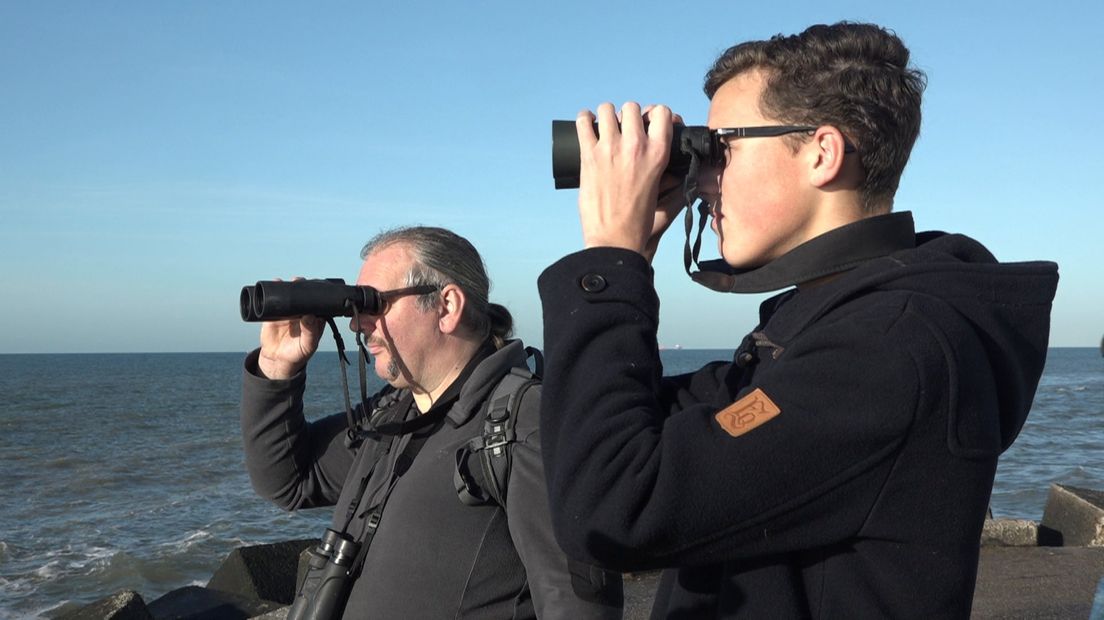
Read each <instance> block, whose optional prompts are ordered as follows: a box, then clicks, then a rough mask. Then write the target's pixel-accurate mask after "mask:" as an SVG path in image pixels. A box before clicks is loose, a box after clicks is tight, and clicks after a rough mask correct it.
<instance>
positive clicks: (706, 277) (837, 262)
mask: <svg viewBox="0 0 1104 620" xmlns="http://www.w3.org/2000/svg"><path fill="white" fill-rule="evenodd" d="M915 244H916V232H915V229H914V226H913V222H912V213H910V212H909V211H901V212H900V213H889V214H886V215H878V216H874V217H870V218H866V219H862V220H859V221H857V222H852V223H850V224H847V225H845V226H840V227H839V228H835V229H833V230H830V231H828V232H826V233H824V234H822V235H819V236H817V237H814V238H812V239H810V240H808V241H806V242H805V243H802V244H801V245H799V246H797V247H796V248H794V249H792V250H790V251H789V252H787V253H785V254H783V255H782V256H780V257H778V258H776V259H774V260H773V261H771V262H769V263H767V264H766V265H763V266H761V267H756V268H754V269H745V270H736V269H733V268H731V267H729V266H728V264H726V263H725V262H724V260H723V259H717V260H709V261H703V262H701V263H700V264H699V266H700V267H701V271H697V272H694V273H692V274H690V277H691V278H693V279H694V281H695V282H697V283H698V284H701V285H703V286H706V287H708V288H711V289H713V290H715V291H721V292H723V293H764V292H767V291H774V290H778V289H782V288H786V287H788V286H794V285H796V284H799V283H801V282H809V281H811V280H816V279H818V278H822V277H824V276H828V275H832V274H836V273H840V272H843V271H847V270H849V269H853V268H854V267H856V266H858V265H860V264H862V263H865V262H866V261H869V260H871V259H873V258H879V257H882V256H886V255H889V254H891V253H893V252H896V251H898V250H906V249H910V248H913V247H915Z"/></svg>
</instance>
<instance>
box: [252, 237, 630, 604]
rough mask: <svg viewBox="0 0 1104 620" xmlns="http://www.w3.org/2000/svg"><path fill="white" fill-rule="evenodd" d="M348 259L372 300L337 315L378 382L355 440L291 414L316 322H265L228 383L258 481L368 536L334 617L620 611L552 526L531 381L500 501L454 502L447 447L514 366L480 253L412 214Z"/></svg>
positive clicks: (479, 419) (296, 409)
mask: <svg viewBox="0 0 1104 620" xmlns="http://www.w3.org/2000/svg"><path fill="white" fill-rule="evenodd" d="M362 257H363V258H364V265H363V267H362V268H361V271H360V276H359V277H358V279H357V284H358V285H364V286H371V287H373V288H375V289H376V290H377V291H380V296H381V298H382V299H383V300H384V303H383V304H382V307H381V308H380V309H379V311H378V314H374V315H364V314H361V315H360V316H359V317H358V319H359V322H357V321H358V319H354V322H353V324H352V325H351V327H352V329H354V330H355V331H358V332H360V333H361V334H363V335H364V337H365V338H366V344H367V349H368V351H369V352H370V353H371V355H372V356H373V357H374V358H375V362H374V363H375V370H376V372H377V373H378V374H379V376H380V377H381V378H383V379H384V380H385V381H387V382H388V383H389V384H390V385H389V386H388V387H386V388H384V390H383V391H382V392H380V393H379V394H377V395H375V396H373V397H372V398H370V399H369V403H370V407H371V412H370V414H369V415H368V416H364V415H363V413H364V412H360V413H361V414H362V416H361V417H362V421H361V422H360V423H359V424H358V429H357V430H358V431H360V432H359V433H354V436H355V439H354V440H350V437H349V436H348V435H347V433H346V430H347V422H346V416H345V414H338V415H335V416H331V417H327V418H324V419H321V420H317V421H314V422H307V421H306V420H305V419H304V417H303V401H302V398H303V390H304V386H305V383H306V365H307V362H308V360H309V359H310V358H311V356H312V355H313V354H314V352H315V351H316V350H317V347H318V342H319V339H320V337H321V335H322V331H323V326H324V323H323V322H322V321H321V320H319V319H316V318H314V317H302V318H300V319H295V320H290V321H277V322H269V323H265V324H263V326H262V328H261V347H260V349H258V350H256V351H254V352H253V353H251V354H250V355H249V356H248V357H247V358H246V361H245V373H244V384H243V390H242V392H243V395H242V410H241V424H242V435H243V438H244V441H245V455H246V465H247V467H248V469H249V474H250V477H251V479H252V481H253V485H254V487H255V488H256V490H257V492H258V493H259V494H260V495H262V496H264V497H266V498H268V499H271V500H272V501H273V502H275V503H276V504H277V505H279V506H280V507H282V508H284V509H287V510H294V509H297V508H309V507H313V506H327V505H334V504H336V509H335V511H334V517H333V525H332V526H331V528H332V529H333V530H335V531H337V532H341V533H344V534H345V535H347V536H348V537H349V538H352V539H353V540H356V541H360V542H361V546H362V547H365V546H366V548H367V553H366V555H364V556H363V566H362V567H360V568H359V569H358V570H355V571H354V572H353V581H352V585H351V589H350V590H349V593H348V604H347V606H346V607H345V610H344V617H346V618H403V619H405V618H446V617H447V618H467V617H479V618H532V617H536V616H539V617H541V618H620V615H621V607H620V600H619V597H620V595H621V590H620V576H619V575H604V576H603V577H606V578H609V579H610V581H609V583H607V584H605V585H606V589H605V590H604V591H602V592H600V593H598V594H604V595H606V596H605V598H602V597H601V596H598V595H597V594H596V593H595V592H590V591H586V590H584V592H586V593H587V594H586V598H587V600H584V598H582V597H581V596H580V594H578V593H577V592H576V591H575V590H574V589H573V586H572V575H571V573H570V572H569V569H568V561H567V558H566V556H565V555H564V554H563V552H562V551H561V550H560V549H559V548H558V547H557V545H556V543H555V540H554V538H553V536H552V530H551V523H550V518H549V515H548V498H547V492H546V490H545V485H544V477H543V469H542V465H541V455H540V446H539V441H540V440H539V434H538V432H537V406H538V404H539V399H540V396H539V393H540V389H539V387H537V386H534V387H532V388H529V389H528V390H526V391H525V392H523V393H522V394H523V396H522V397H521V402H520V403H514V406H515V407H516V408H517V415H516V417H515V418H514V427H513V430H514V432H515V435H516V439H515V441H513V443H512V445H510V446H509V448H508V449H509V450H510V452H509V458H510V461H511V463H512V464H511V466H510V468H509V477H508V483H507V489H506V492H505V493H504V499H503V500H502V504H503V505H499V503H498V502H487V503H486V504H484V505H479V506H471V505H466V504H465V503H462V502H461V499H460V497H459V496H458V490H457V488H456V487H455V486H454V476H455V474H456V470H457V467H458V465H457V455H458V450H460V449H462V448H464V447H465V446H466V445H467V444H468V442H469V441H470V440H472V439H473V438H476V437H480V436H481V432H482V430H483V427H484V424H485V418H486V414H485V412H486V411H487V409H486V408H487V407H488V406H490V405H489V404H488V403H487V400H488V398H489V397H490V396H491V395H492V394H493V393H494V389H495V387H496V385H498V383H499V381H500V380H501V379H502V378H503V377H504V376H506V375H509V374H510V373H511V368H521V369H524V368H525V366H526V352H525V349H524V347H523V345H522V344H521V342H520V341H518V340H512V341H507V340H506V339H507V338H508V337H509V336H510V332H511V330H512V326H511V324H512V319H511V317H510V314H509V312H508V311H506V309H505V308H503V307H502V306H499V305H497V304H492V303H489V302H488V299H487V293H488V289H489V286H490V282H489V280H488V278H487V274H486V272H485V270H484V267H483V262H482V259H481V258H480V257H479V254H478V252H476V250H475V248H474V247H472V245H471V244H470V243H469V242H468V241H467V240H466V239H464V238H462V237H460V236H458V235H456V234H454V233H451V232H449V231H447V230H443V229H440V228H426V227H416V228H403V229H397V230H393V231H389V232H386V233H383V234H381V235H379V236H377V237H376V238H375V239H373V240H372V241H371V242H369V243H368V245H367V246H365V248H364V250H363V252H362ZM498 398H499V397H496V400H497V399H498ZM365 417H367V418H368V420H363V418H365ZM484 482H486V478H484ZM377 523H378V526H376V527H374V528H373V527H371V526H370V525H369V524H372V525H373V526H375V525H376V524H377ZM372 529H374V531H375V534H374V537H372V538H371V540H370V545H369V544H368V543H367V542H365V540H366V532H367V531H370V530H372ZM584 572H586V574H587V575H589V576H596V575H597V576H602V575H598V574H597V573H595V572H594V571H590V572H587V571H584ZM578 578H579V577H578V576H577V577H576V579H578ZM580 583H582V582H580ZM597 585H602V584H597ZM596 589H597V588H596ZM339 615H340V614H339ZM312 617H313V616H312Z"/></svg>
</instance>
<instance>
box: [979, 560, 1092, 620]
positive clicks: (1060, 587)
mask: <svg viewBox="0 0 1104 620" xmlns="http://www.w3.org/2000/svg"><path fill="white" fill-rule="evenodd" d="M1102 576H1104V549H1101V548H1094V549H1090V548H1084V547H1032V548H1026V547H1017V548H1013V547H986V548H983V549H982V550H981V562H980V564H979V566H978V576H977V586H976V588H975V590H974V605H973V611H972V612H971V613H970V618H971V620H990V619H992V620H998V619H999V620H1016V619H1020V618H1022V619H1024V620H1027V619H1031V620H1040V619H1043V618H1055V619H1057V618H1089V617H1090V616H1089V612H1090V610H1091V609H1092V606H1093V597H1094V595H1095V593H1096V586H1097V583H1099V582H1100V579H1101V577H1102Z"/></svg>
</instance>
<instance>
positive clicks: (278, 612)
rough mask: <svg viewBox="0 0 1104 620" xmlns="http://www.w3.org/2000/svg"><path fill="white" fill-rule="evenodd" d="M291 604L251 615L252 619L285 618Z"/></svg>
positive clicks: (276, 619) (269, 619)
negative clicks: (265, 612)
mask: <svg viewBox="0 0 1104 620" xmlns="http://www.w3.org/2000/svg"><path fill="white" fill-rule="evenodd" d="M289 609H291V606H290V605H289V606H287V607H281V608H279V609H274V610H272V611H270V612H268V613H267V614H261V615H259V616H253V620H287V615H288V610H289Z"/></svg>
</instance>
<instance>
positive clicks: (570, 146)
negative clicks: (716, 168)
mask: <svg viewBox="0 0 1104 620" xmlns="http://www.w3.org/2000/svg"><path fill="white" fill-rule="evenodd" d="M673 129H674V132H673V134H672V135H671V156H670V158H669V159H668V160H667V170H666V171H667V172H668V173H670V174H674V175H677V176H686V174H687V173H688V172H689V171H690V161H691V159H692V158H693V156H694V155H697V157H698V158H699V161H700V162H701V164H702V165H705V166H709V165H714V164H718V163H720V162H722V161H723V160H724V150H725V149H724V144H722V143H721V141H720V140H719V139H718V138H717V136H716V134H714V133H713V132H712V131H710V129H709V128H708V127H704V126H700V125H691V126H686V125H675V126H674V128H673ZM594 132H595V133H596V134H597V133H598V123H595V124H594ZM552 178H553V179H554V180H555V182H556V189H571V188H575V187H579V134H578V133H577V132H576V129H575V121H552Z"/></svg>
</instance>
